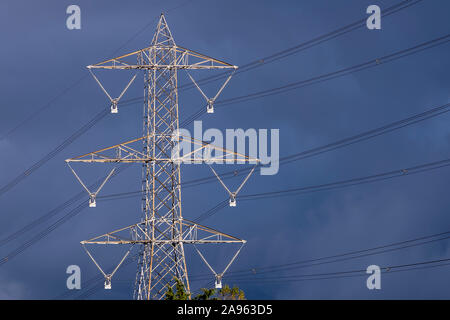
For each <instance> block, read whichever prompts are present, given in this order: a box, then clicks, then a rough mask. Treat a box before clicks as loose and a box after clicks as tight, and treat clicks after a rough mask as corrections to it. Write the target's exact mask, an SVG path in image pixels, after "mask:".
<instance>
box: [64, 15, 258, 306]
mask: <svg viewBox="0 0 450 320" xmlns="http://www.w3.org/2000/svg"><path fill="white" fill-rule="evenodd" d="M87 68H88V69H89V70H90V71H92V70H93V69H118V70H129V69H135V70H137V71H142V72H143V73H144V97H145V99H144V101H145V102H144V121H143V128H144V129H143V136H142V137H140V138H138V139H134V140H130V141H126V142H123V143H120V144H117V145H114V146H111V147H107V148H103V149H101V150H97V151H94V152H90V153H87V154H84V155H81V156H78V157H74V158H71V159H67V160H66V162H67V164H68V165H69V167H70V168H71V170H72V172H73V173H74V175H75V177H76V178H77V180H78V181H79V182H80V183H81V184H82V185H83V187H84V188H85V189H86V191H87V192H88V193H89V195H90V197H91V198H93V201H94V202H95V196H96V195H97V193H98V192H99V191H100V189H101V188H102V187H103V185H104V183H106V181H107V180H108V179H109V178H110V177H111V175H112V173H110V175H109V176H108V177H107V179H106V180H105V181H104V183H103V184H102V185H101V186H100V188H99V189H98V190H97V191H96V192H94V193H93V192H91V191H89V189H87V188H86V186H85V184H84V183H83V182H82V180H81V179H80V177H79V176H78V175H77V174H76V172H75V171H74V169H73V168H72V167H71V166H70V163H77V162H83V163H139V164H141V165H142V194H143V199H142V218H141V222H139V223H137V224H134V225H131V226H128V227H124V228H121V229H119V230H115V231H112V232H109V233H106V234H103V235H100V236H97V237H94V238H92V239H89V240H85V241H82V242H81V244H82V245H83V247H84V248H85V249H86V252H87V253H88V255H89V257H90V258H91V259H92V260H93V262H94V263H95V265H96V266H97V267H98V268H99V270H100V271H101V272H102V274H103V275H104V277H105V288H106V289H110V288H111V279H112V276H113V275H114V273H115V272H116V271H117V269H118V268H119V267H120V265H121V264H122V262H123V261H124V259H125V258H126V257H127V256H128V254H129V252H130V251H131V248H130V249H129V250H128V251H127V253H126V254H125V256H124V257H123V258H122V260H120V262H119V264H118V265H117V267H116V268H115V269H114V271H113V272H112V273H111V274H106V273H105V272H103V270H102V268H101V267H100V265H99V264H98V263H97V261H96V260H95V259H94V257H93V255H92V254H91V252H90V251H89V250H88V249H87V246H89V245H129V246H136V247H138V248H139V259H138V265H137V273H136V281H135V290H134V298H135V299H162V298H163V297H164V295H165V292H166V291H167V289H168V288H169V287H173V286H174V285H175V283H176V281H175V278H177V279H179V280H180V281H182V282H183V284H184V285H185V288H186V290H187V291H188V292H189V293H190V285H189V278H188V271H187V265H186V259H185V253H184V245H185V244H192V245H201V244H240V248H239V250H237V252H236V253H235V255H234V256H233V258H232V259H231V261H230V262H229V263H228V265H227V267H226V268H225V269H224V271H223V272H222V273H216V272H215V271H214V269H212V268H211V267H210V265H209V263H208V262H207V261H206V259H205V257H204V256H203V255H202V254H201V253H200V251H199V250H198V248H197V247H196V250H197V252H198V253H199V255H200V257H201V259H202V260H203V261H204V262H205V263H206V264H207V266H208V267H209V268H210V270H211V271H212V272H213V273H214V275H215V277H216V285H217V286H218V287H219V286H221V282H220V280H221V278H222V276H223V273H224V272H225V271H226V270H227V269H228V267H229V266H230V265H231V263H232V262H233V261H234V260H235V259H236V257H237V255H238V254H239V252H240V250H241V248H242V246H243V245H244V244H245V240H241V239H238V238H236V237H233V236H230V235H228V234H225V233H222V232H219V231H217V230H214V229H211V228H208V227H205V226H202V225H200V224H197V223H194V222H192V221H189V220H186V219H184V218H183V216H182V211H181V172H180V166H181V164H182V163H186V162H190V161H191V160H192V157H194V160H193V161H194V162H205V163H208V164H211V163H217V162H223V163H239V164H241V163H255V164H257V163H259V159H256V158H250V157H247V156H245V155H243V154H239V153H235V152H232V151H229V150H226V149H223V148H220V147H216V146H213V145H211V144H209V143H206V142H203V141H199V140H196V139H192V138H190V137H185V136H182V135H180V134H179V133H178V132H179V118H178V89H177V84H178V77H177V72H178V70H180V69H181V70H188V69H197V70H199V69H205V70H210V69H230V71H231V72H230V73H231V74H230V76H229V77H228V78H227V79H226V81H225V82H224V83H223V84H222V86H221V87H220V89H219V91H218V92H217V94H215V96H214V97H212V98H208V97H207V96H206V95H205V93H204V92H203V91H202V90H201V89H200V87H199V86H198V84H197V83H196V82H195V80H194V79H193V78H192V76H191V75H190V74H188V76H189V77H190V79H191V80H192V82H193V83H194V84H195V86H196V87H197V88H198V90H199V91H200V93H201V94H202V96H203V97H204V98H205V100H206V101H207V103H208V105H207V108H208V109H207V111H208V112H209V113H211V109H212V106H213V103H214V101H215V100H216V98H217V97H218V96H219V94H220V93H221V92H222V91H223V89H224V87H225V86H226V85H227V84H228V82H229V80H230V78H231V76H232V74H233V73H234V71H235V70H236V69H237V67H236V66H234V65H231V64H229V63H226V62H223V61H220V60H218V59H214V58H211V57H209V56H206V55H203V54H200V53H198V52H195V51H193V50H189V49H186V48H183V47H180V46H177V45H176V44H175V42H174V40H173V37H172V34H171V32H170V30H169V27H168V25H167V22H166V19H165V17H164V15H161V17H160V20H159V22H158V26H157V30H156V33H155V35H154V37H153V40H152V43H151V45H150V46H149V47H147V48H144V49H141V50H138V51H135V52H132V53H129V54H126V55H123V56H120V57H117V58H113V59H109V60H106V61H103V62H100V63H97V64H94V65H90V66H88V67H87ZM91 73H92V75H93V77H94V79H95V81H96V82H97V83H98V84H99V86H100V87H101V89H102V90H103V91H104V93H105V94H106V95H107V97H108V98H109V99H110V101H111V112H112V113H117V103H118V101H119V100H120V98H121V97H122V96H123V95H124V93H125V91H126V90H127V89H128V88H129V87H130V85H131V84H132V83H133V81H134V80H135V78H136V75H134V76H133V78H132V79H131V80H130V81H129V82H128V84H127V86H126V87H125V89H124V90H123V91H122V93H121V94H120V96H119V97H118V98H116V99H113V98H112V97H111V96H110V95H109V93H108V91H107V90H106V89H105V88H104V86H103V85H102V84H101V82H100V80H99V79H98V78H97V77H96V76H95V75H94V73H93V72H91ZM180 143H190V144H191V145H192V146H193V149H192V150H191V151H190V152H187V153H186V154H183V155H181V154H179V150H177V148H178V146H179V144H180ZM213 150H214V156H211V152H212V151H213ZM198 154H202V155H205V154H206V155H207V156H206V157H203V156H200V157H199V156H198ZM213 171H214V170H213ZM214 172H215V171H214ZM252 172H253V170H252V171H251V173H252ZM251 173H250V174H251ZM250 174H249V175H248V176H247V177H246V178H245V180H244V182H243V183H242V185H241V186H240V187H239V189H238V190H237V191H236V192H234V193H233V192H230V191H229V189H228V188H227V187H225V188H226V190H227V191H228V192H229V193H230V197H233V198H235V196H236V194H237V192H239V190H240V189H241V188H242V186H243V185H244V183H245V182H246V181H247V180H248V178H249V176H250ZM219 181H220V182H221V183H222V185H224V184H223V182H222V181H221V180H220V178H219ZM224 186H225V185H224ZM230 201H231V200H230ZM234 201H235V200H234ZM230 205H231V202H230Z"/></svg>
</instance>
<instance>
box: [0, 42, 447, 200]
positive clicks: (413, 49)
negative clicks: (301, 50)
mask: <svg viewBox="0 0 450 320" xmlns="http://www.w3.org/2000/svg"><path fill="white" fill-rule="evenodd" d="M449 37H450V34H448V35H446V36H443V37H440V38H436V39H433V40H430V41H427V42H425V43H422V44H419V45H417V46H414V47H411V48H408V49H404V50H401V51H398V52H395V53H393V54H389V55H386V56H383V57H381V58H379V59H375V60H370V61H368V62H365V63H362V64H358V65H355V66H352V67H348V68H344V69H341V70H338V71H335V72H331V73H327V74H324V75H321V76H317V77H313V78H311V79H308V80H302V81H297V82H294V83H291V84H287V85H285V86H282V87H278V88H272V89H267V90H263V91H259V92H257V93H252V94H248V95H244V96H239V97H234V98H230V99H227V100H222V101H218V102H217V103H216V104H218V105H222V106H224V105H228V104H231V103H240V102H244V101H248V100H250V99H256V98H261V97H265V96H268V95H273V94H279V93H282V92H285V91H289V90H293V89H296V88H299V87H303V86H306V85H310V84H314V83H317V82H321V81H325V80H330V79H334V78H336V77H340V76H343V75H347V74H349V73H353V72H357V71H361V70H364V69H367V68H369V67H374V66H377V65H379V64H381V63H387V62H390V61H394V60H396V59H399V58H402V57H405V56H408V55H410V54H414V53H417V52H420V51H422V50H425V49H430V48H433V47H435V46H438V45H441V44H444V43H447V42H448V41H450V39H448V38H449ZM380 61H381V62H380ZM138 99H141V98H138ZM134 101H136V98H133V99H130V100H127V101H125V102H126V103H127V104H128V105H129V104H133V103H132V102H134ZM203 109H204V108H203ZM204 112H205V110H203V111H201V110H199V111H197V112H196V113H195V114H194V115H193V116H191V117H189V118H188V121H186V122H185V123H186V124H189V123H191V122H192V121H194V119H196V118H198V117H199V116H201V115H202V114H203V113H204ZM102 113H103V115H102V116H101V118H103V117H104V116H106V115H107V113H108V112H107V110H103V111H102ZM98 116H99V115H97V116H96V117H98ZM101 118H100V119H98V120H96V121H95V122H94V123H93V124H92V125H91V126H90V127H92V126H93V125H95V123H96V122H98V121H100V120H101ZM80 130H81V129H80ZM85 131H87V129H86V130H84V131H81V133H75V134H74V135H73V136H71V137H69V138H68V139H67V141H64V142H63V143H62V145H60V146H58V147H57V148H56V149H54V150H53V151H52V152H50V153H49V154H47V155H46V156H45V157H44V158H42V159H41V160H39V161H38V162H36V163H35V164H34V165H33V166H32V167H30V168H29V169H27V170H26V171H25V172H23V173H22V174H20V175H19V176H17V177H16V178H15V179H13V180H12V181H10V182H9V183H8V184H6V185H5V186H3V187H2V188H0V196H2V195H3V194H4V193H5V192H7V191H9V190H10V189H11V188H12V187H14V186H15V185H17V184H18V183H20V182H21V181H22V180H23V179H24V178H25V177H27V176H28V175H29V174H31V173H32V172H34V171H35V170H37V169H38V168H39V167H41V166H42V165H43V164H44V163H46V162H47V161H48V160H50V159H51V158H53V157H54V156H55V155H56V154H58V153H59V152H60V151H61V150H63V149H64V148H65V147H67V146H68V145H69V144H71V143H72V142H73V141H74V140H75V139H77V138H78V137H79V136H80V135H81V134H83V133H84V132H85Z"/></svg>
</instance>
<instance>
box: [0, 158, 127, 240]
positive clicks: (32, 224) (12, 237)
mask: <svg viewBox="0 0 450 320" xmlns="http://www.w3.org/2000/svg"><path fill="white" fill-rule="evenodd" d="M129 167H130V166H129V165H125V166H121V167H119V168H118V169H117V170H116V171H115V174H114V176H117V175H118V174H120V173H121V172H122V171H124V170H125V169H127V168H129ZM105 178H106V176H105V177H102V178H101V179H98V180H97V181H96V182H95V183H93V184H92V185H90V188H93V189H94V188H97V187H98V186H99V185H100V184H101V183H102V182H103V181H104V180H105ZM85 194H86V193H85V192H84V191H81V192H79V193H77V194H75V195H74V196H72V197H71V198H70V199H68V200H67V201H65V202H64V203H62V204H60V205H58V206H57V207H55V208H54V209H52V210H50V211H49V212H48V213H46V214H44V215H42V216H41V217H39V218H37V219H35V220H33V221H32V222H30V223H28V224H26V225H25V226H23V227H22V228H20V229H18V230H17V231H15V232H13V233H11V234H10V235H8V236H6V237H5V238H3V239H0V247H1V246H4V245H5V244H8V243H9V242H11V241H13V240H15V239H17V238H18V237H20V236H22V235H24V233H26V232H29V231H31V230H32V229H34V228H35V227H37V226H38V225H40V224H42V223H44V222H46V221H48V220H49V219H51V218H52V217H54V216H56V215H57V214H59V213H60V212H62V211H64V210H65V209H66V208H68V207H70V206H71V205H73V204H74V203H76V202H78V201H79V200H80V199H82V198H83V197H84V196H85Z"/></svg>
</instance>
